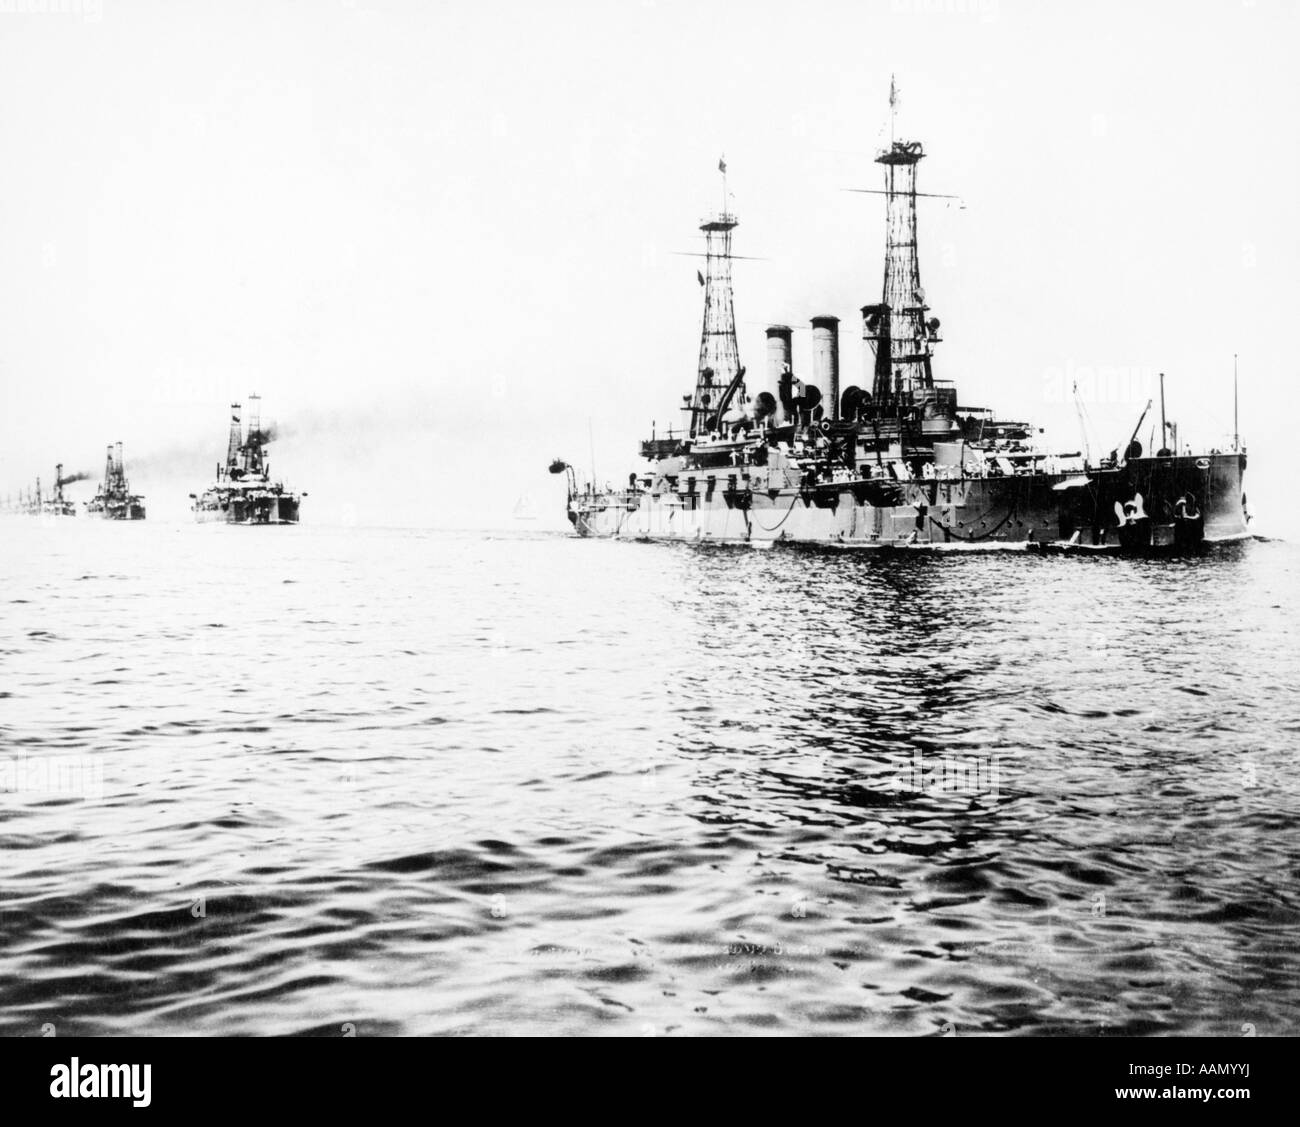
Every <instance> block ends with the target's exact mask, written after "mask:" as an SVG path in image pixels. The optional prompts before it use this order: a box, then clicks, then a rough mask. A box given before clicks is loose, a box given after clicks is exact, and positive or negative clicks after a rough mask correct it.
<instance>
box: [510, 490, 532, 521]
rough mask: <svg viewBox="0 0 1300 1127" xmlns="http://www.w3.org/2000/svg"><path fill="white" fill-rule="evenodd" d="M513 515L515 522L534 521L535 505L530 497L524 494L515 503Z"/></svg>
mask: <svg viewBox="0 0 1300 1127" xmlns="http://www.w3.org/2000/svg"><path fill="white" fill-rule="evenodd" d="M513 515H514V518H515V520H536V519H537V503H536V502H535V501H534V500H533V499H532V497H531V496H529V495H528V494H527V493H525V494H524V495H523V496H522V497H520V498H519V500H518V501H516V502H515V507H514V514H513Z"/></svg>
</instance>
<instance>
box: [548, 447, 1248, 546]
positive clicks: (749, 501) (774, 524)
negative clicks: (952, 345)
mask: <svg viewBox="0 0 1300 1127" xmlns="http://www.w3.org/2000/svg"><path fill="white" fill-rule="evenodd" d="M1245 464H1246V456H1245V455H1244V454H1240V453H1227V454H1223V453H1216V454H1210V455H1205V456H1201V457H1192V456H1186V457H1165V458H1138V459H1134V460H1131V461H1129V462H1127V463H1125V464H1123V465H1120V466H1118V467H1114V468H1101V469H1098V468H1091V469H1088V470H1086V471H1083V472H1079V473H1046V472H1044V473H1033V474H1024V475H1007V476H1002V477H952V478H948V479H932V480H915V481H894V480H886V479H882V478H871V479H863V480H846V481H831V482H820V483H815V484H804V483H799V484H796V483H792V482H790V481H788V480H787V479H788V477H789V476H790V475H789V473H788V471H784V470H767V469H764V468H763V467H750V468H748V469H735V470H732V471H725V470H718V471H699V472H697V473H696V474H694V475H693V476H684V477H682V478H679V479H678V481H677V483H676V488H675V489H671V490H670V489H667V488H664V489H661V490H660V491H658V492H655V491H652V490H645V491H640V490H628V491H623V492H609V493H599V492H597V493H587V494H582V493H579V494H577V495H575V496H574V497H573V498H572V500H571V502H570V506H569V519H570V521H571V522H572V524H573V526H574V529H575V531H576V532H577V533H578V534H579V535H581V536H589V537H612V538H619V539H627V540H680V541H689V542H714V543H731V544H773V543H782V542H794V543H807V544H822V545H829V546H836V547H855V548H883V547H899V548H958V549H960V548H967V549H974V548H990V547H992V548H1004V549H1011V548H1024V549H1028V548H1038V549H1060V550H1070V549H1074V550H1081V551H1082V550H1101V551H1116V552H1125V551H1130V552H1148V551H1155V550H1175V551H1176V550H1194V549H1196V548H1197V547H1199V546H1201V545H1203V544H1211V543H1217V542H1224V541H1231V540H1241V539H1245V538H1247V537H1248V536H1249V535H1250V534H1249V532H1248V529H1247V516H1246V507H1245V506H1246V499H1245V497H1244V495H1243V493H1242V475H1243V472H1244V470H1245Z"/></svg>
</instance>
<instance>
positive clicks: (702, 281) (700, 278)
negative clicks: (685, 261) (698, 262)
mask: <svg viewBox="0 0 1300 1127" xmlns="http://www.w3.org/2000/svg"><path fill="white" fill-rule="evenodd" d="M695 276H696V277H697V278H699V280H700V285H704V275H703V274H701V273H700V272H699V271H698V270H696V271H695Z"/></svg>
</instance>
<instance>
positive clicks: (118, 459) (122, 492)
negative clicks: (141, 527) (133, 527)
mask: <svg viewBox="0 0 1300 1127" xmlns="http://www.w3.org/2000/svg"><path fill="white" fill-rule="evenodd" d="M86 514H87V515H88V516H92V517H101V518H103V519H104V520H144V498H143V497H141V496H140V495H139V494H137V493H132V492H131V484H130V482H128V481H127V480H126V467H125V465H124V464H123V462H122V444H121V443H120V442H119V443H117V448H116V451H115V450H114V448H113V446H111V445H110V446H109V448H108V457H107V459H106V460H105V463H104V480H103V481H102V482H100V484H99V491H98V492H97V493H96V494H95V496H94V499H93V500H91V501H87V502H86Z"/></svg>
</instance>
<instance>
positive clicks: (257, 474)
mask: <svg viewBox="0 0 1300 1127" xmlns="http://www.w3.org/2000/svg"><path fill="white" fill-rule="evenodd" d="M249 399H250V406H249V421H248V431H247V433H246V434H245V432H244V429H243V423H242V420H241V416H240V405H239V404H238V403H234V404H232V405H231V408H230V437H229V440H228V442H227V444H226V460H225V462H224V463H218V465H217V476H216V480H215V482H214V483H213V484H212V485H211V486H209V487H208V488H207V489H206V490H205V491H204V492H203V493H202V494H198V495H195V494H193V493H191V494H190V499H191V500H192V501H193V502H194V506H193V507H194V516H195V519H196V520H197V521H199V522H200V523H209V522H219V523H223V524H297V523H298V507H299V495H298V494H297V493H294V492H292V491H290V490H287V489H285V488H284V485H283V484H282V483H281V482H279V481H276V480H275V479H274V478H273V477H272V476H271V463H270V462H269V461H268V460H267V457H266V447H267V445H268V444H269V443H270V441H271V433H270V430H269V429H267V430H263V429H262V424H261V418H260V412H259V405H260V400H259V399H258V397H257V396H256V395H253V396H250V397H249ZM302 496H303V497H305V496H306V494H305V493H304V494H302Z"/></svg>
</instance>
